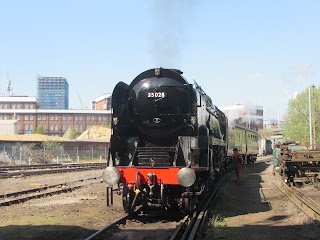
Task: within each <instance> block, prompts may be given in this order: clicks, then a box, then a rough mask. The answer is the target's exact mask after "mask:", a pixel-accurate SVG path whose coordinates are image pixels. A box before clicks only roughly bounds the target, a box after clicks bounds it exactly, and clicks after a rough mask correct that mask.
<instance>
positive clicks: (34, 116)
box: [0, 97, 111, 136]
mask: <svg viewBox="0 0 320 240" xmlns="http://www.w3.org/2000/svg"><path fill="white" fill-rule="evenodd" d="M110 119H111V110H89V109H79V110H74V109H39V108H38V104H37V99H36V98H35V97H0V120H17V131H18V134H27V133H32V132H34V131H35V130H36V128H37V127H40V126H41V128H42V129H43V133H44V134H47V135H54V136H63V135H64V134H65V132H66V131H67V130H68V129H69V128H70V127H74V128H75V130H76V131H77V132H78V134H81V133H82V132H84V131H85V130H86V129H87V128H89V127H91V126H93V125H101V126H108V125H109V124H110Z"/></svg>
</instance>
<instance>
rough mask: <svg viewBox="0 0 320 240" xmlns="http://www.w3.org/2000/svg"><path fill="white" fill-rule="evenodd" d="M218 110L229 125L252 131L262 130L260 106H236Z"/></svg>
mask: <svg viewBox="0 0 320 240" xmlns="http://www.w3.org/2000/svg"><path fill="white" fill-rule="evenodd" d="M219 109H220V110H221V111H222V112H224V114H225V115H226V116H227V117H228V121H229V124H236V125H240V126H243V127H246V128H249V129H251V130H253V131H258V130H259V129H262V128H263V107H262V106H256V105H244V104H236V105H232V106H227V107H219Z"/></svg>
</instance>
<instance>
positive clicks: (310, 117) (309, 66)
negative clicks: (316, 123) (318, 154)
mask: <svg viewBox="0 0 320 240" xmlns="http://www.w3.org/2000/svg"><path fill="white" fill-rule="evenodd" d="M306 68H307V80H308V87H309V141H310V146H311V149H313V146H312V114H311V111H312V109H311V90H310V76H309V75H310V71H309V70H310V68H311V64H306Z"/></svg>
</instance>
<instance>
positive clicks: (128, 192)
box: [122, 184, 134, 214]
mask: <svg viewBox="0 0 320 240" xmlns="http://www.w3.org/2000/svg"><path fill="white" fill-rule="evenodd" d="M133 198H134V194H133V191H132V189H129V188H128V187H127V185H125V184H124V185H123V189H122V205H123V210H124V211H125V212H126V213H129V214H131V213H132V208H131V206H132V201H133Z"/></svg>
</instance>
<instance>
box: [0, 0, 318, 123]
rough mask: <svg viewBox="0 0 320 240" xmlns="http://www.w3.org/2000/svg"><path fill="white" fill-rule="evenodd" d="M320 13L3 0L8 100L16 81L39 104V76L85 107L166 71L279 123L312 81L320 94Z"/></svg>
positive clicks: (0, 74)
mask: <svg viewBox="0 0 320 240" xmlns="http://www.w3.org/2000/svg"><path fill="white" fill-rule="evenodd" d="M319 13H320V1H317V0H313V1H312V0H310V1H308V0H306V1H300V0H281V1H276V0H261V1H257V0H251V1H249V0H241V1H239V0H233V1H231V0H224V1H215V0H207V1H205V0H199V1H196V0H184V1H183V0H171V1H170V0H144V1H142V0H135V1H132V0H128V1H121V0H119V1H104V0H99V1H98V0H96V1H95V0H90V1H89V0H87V1H81V0H68V1H66V0H63V1H62V0H55V1H44V0H37V1H36V0H28V1H23V0H20V1H18V0H10V1H4V0H0V92H1V95H5V94H7V92H6V88H7V82H8V78H9V79H10V80H11V81H12V87H13V92H14V95H28V96H36V94H37V91H36V76H37V74H39V75H41V76H63V77H66V78H67V80H68V82H69V94H70V108H73V109H78V108H81V103H80V102H81V101H82V102H83V103H84V105H85V106H88V107H89V106H90V101H91V100H93V99H95V98H97V97H99V96H100V95H102V94H104V93H111V92H112V90H113V88H114V86H115V85H116V83H117V82H119V81H123V82H126V83H128V84H129V83H130V82H131V81H132V80H133V79H134V78H135V77H136V76H137V75H138V74H140V73H141V72H143V71H145V70H147V69H150V68H154V67H159V66H161V67H169V68H178V69H180V70H182V71H183V72H184V76H185V77H186V79H187V80H188V81H189V82H190V83H193V80H196V81H197V82H198V84H199V85H201V86H202V88H203V89H204V91H205V92H206V93H207V94H208V95H209V96H210V97H211V98H212V100H213V102H214V103H215V104H216V105H217V106H227V105H231V104H237V103H239V104H255V105H261V106H263V108H264V116H265V118H266V119H270V118H272V119H277V117H278V114H279V113H280V116H282V115H283V113H284V112H285V110H286V108H287V103H288V100H289V99H290V98H292V97H293V96H294V92H299V91H302V90H303V89H305V88H306V87H307V86H308V80H309V81H310V83H311V84H315V85H316V86H319V83H320V76H319V69H320V46H319V44H320V31H319V25H320V14H319ZM306 64H311V67H310V78H309V79H308V78H307V75H308V74H307V71H306V69H307V67H306ZM78 93H79V94H78ZM80 99H81V100H80Z"/></svg>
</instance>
